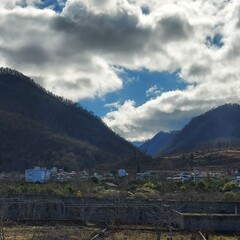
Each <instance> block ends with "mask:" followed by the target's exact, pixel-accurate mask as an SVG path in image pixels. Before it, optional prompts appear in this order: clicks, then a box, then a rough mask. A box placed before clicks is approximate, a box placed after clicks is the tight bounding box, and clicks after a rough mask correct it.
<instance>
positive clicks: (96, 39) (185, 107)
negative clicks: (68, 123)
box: [0, 0, 240, 141]
mask: <svg viewBox="0 0 240 240" xmlns="http://www.w3.org/2000/svg"><path fill="white" fill-rule="evenodd" d="M239 63H240V1H239V0H208V1H206V0H46V1H44V0H1V1H0V66H3V67H10V68H13V69H16V70H18V71H20V72H22V73H23V74H25V75H27V76H30V77H31V78H33V79H34V80H35V81H36V82H38V83H39V84H40V85H42V86H43V87H45V88H46V89H47V90H49V91H52V92H53V93H55V94H57V95H60V96H63V97H65V98H67V99H71V100H72V101H74V102H79V103H80V104H81V105H82V106H83V107H85V108H87V109H88V110H89V111H92V112H93V113H94V114H95V115H97V116H99V117H101V118H102V120H103V121H104V122H105V123H106V124H107V125H108V126H109V127H110V128H111V129H112V130H113V131H115V132H117V133H118V134H119V135H121V136H122V137H124V138H126V139H127V140H129V141H144V140H146V139H149V138H151V137H153V136H154V135H155V134H156V133H157V132H159V131H171V130H176V129H181V128H182V127H183V126H184V125H185V124H186V123H188V122H189V121H190V119H191V118H192V117H194V116H197V115H199V114H201V113H203V112H205V111H207V110H209V109H212V108H215V107H217V106H220V105H223V104H225V103H239V101H240V67H239V65H240V64H239Z"/></svg>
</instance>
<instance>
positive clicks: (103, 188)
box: [0, 178, 240, 201]
mask: <svg viewBox="0 0 240 240" xmlns="http://www.w3.org/2000/svg"><path fill="white" fill-rule="evenodd" d="M236 187H237V185H236V183H235V182H233V181H231V180H224V179H223V180H214V179H211V178H206V179H204V180H203V181H201V182H198V183H194V182H185V183H184V182H179V183H176V182H171V181H158V182H157V181H156V182H154V181H145V182H144V181H126V180H125V181H123V182H121V181H120V182H118V181H115V185H114V186H109V185H108V184H106V183H105V182H104V181H102V182H101V181H92V180H85V181H74V182H48V183H44V184H37V183H27V182H17V183H14V182H2V183H1V185H0V195H16V194H29V195H34V194H38V195H49V196H50V195H61V196H77V197H97V198H101V199H103V198H118V197H122V198H141V199H163V200H164V199H168V200H169V199H173V200H174V199H178V200H196V199H198V200H225V201H240V193H239V192H232V191H231V189H234V188H236Z"/></svg>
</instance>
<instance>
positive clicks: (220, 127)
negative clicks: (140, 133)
mask: <svg viewBox="0 0 240 240" xmlns="http://www.w3.org/2000/svg"><path fill="white" fill-rule="evenodd" d="M239 146H240V105H238V104H225V105H223V106H220V107H217V108H215V109H212V110H210V111H208V112H206V113H204V114H202V115H200V116H198V117H195V118H193V119H192V120H191V121H190V122H189V123H188V124H187V125H186V126H185V127H184V128H183V129H182V130H181V131H179V132H178V134H177V135H176V136H175V137H174V138H173V139H172V140H171V141H170V142H169V144H168V145H167V146H166V147H165V149H164V152H168V153H173V152H187V151H193V150H197V149H213V148H224V147H239Z"/></svg>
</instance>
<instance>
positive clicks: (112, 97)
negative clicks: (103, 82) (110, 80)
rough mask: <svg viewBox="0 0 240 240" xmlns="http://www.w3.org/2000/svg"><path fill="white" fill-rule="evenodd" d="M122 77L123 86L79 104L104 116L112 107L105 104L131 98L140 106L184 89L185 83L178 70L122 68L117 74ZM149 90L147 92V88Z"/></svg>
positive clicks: (121, 102)
mask: <svg viewBox="0 0 240 240" xmlns="http://www.w3.org/2000/svg"><path fill="white" fill-rule="evenodd" d="M119 75H120V77H121V78H122V79H123V88H122V89H120V90H118V91H116V92H113V93H109V94H106V95H105V96H104V97H96V98H92V99H91V98H86V99H82V100H81V101H80V104H81V105H82V106H83V107H85V108H86V109H88V110H89V111H92V112H93V113H94V114H95V115H98V116H100V117H104V115H105V114H107V113H108V112H109V110H111V109H114V107H110V108H109V107H108V106H106V104H111V103H116V102H118V103H119V104H123V103H124V102H125V101H126V100H129V99H131V100H133V101H134V102H135V103H136V107H137V106H141V105H142V104H144V103H145V102H146V101H148V100H149V99H152V98H155V97H157V96H159V95H160V94H162V93H164V92H168V91H173V90H177V89H185V88H186V86H187V84H186V83H185V82H184V81H183V80H182V79H181V78H179V76H178V71H176V72H174V73H169V72H150V71H148V70H141V71H134V70H127V69H124V70H123V73H121V74H119ZM149 89H152V91H151V90H150V92H149V93H148V90H149Z"/></svg>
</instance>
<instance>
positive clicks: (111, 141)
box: [0, 68, 137, 171]
mask: <svg viewBox="0 0 240 240" xmlns="http://www.w3.org/2000/svg"><path fill="white" fill-rule="evenodd" d="M136 151H137V150H136V148H135V147H134V146H133V145H132V144H130V143H129V142H127V141H126V140H124V139H123V138H121V137H119V136H118V135H117V134H116V133H114V132H113V131H111V130H110V129H109V128H108V127H107V126H106V125H105V124H104V123H103V122H102V121H101V119H100V118H98V117H96V116H94V115H93V114H91V113H90V112H88V111H87V110H85V109H83V108H82V107H81V106H79V105H78V104H77V103H73V102H71V101H70V100H67V99H63V98H62V97H58V96H55V95H54V94H52V93H50V92H48V91H46V90H45V89H44V88H42V87H41V86H39V85H38V84H36V83H35V82H34V81H33V80H31V79H30V78H28V77H26V76H24V75H23V74H22V73H19V72H17V71H15V70H11V69H8V68H0V171H13V170H24V169H25V168H28V167H32V166H34V165H40V166H46V167H51V166H57V167H64V168H65V169H69V170H77V169H82V168H86V167H93V166H95V165H96V164H108V163H114V162H119V161H125V160H129V159H131V158H132V157H133V155H134V152H136Z"/></svg>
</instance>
